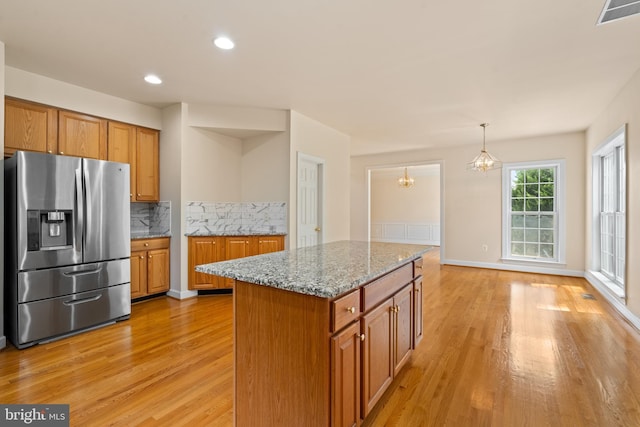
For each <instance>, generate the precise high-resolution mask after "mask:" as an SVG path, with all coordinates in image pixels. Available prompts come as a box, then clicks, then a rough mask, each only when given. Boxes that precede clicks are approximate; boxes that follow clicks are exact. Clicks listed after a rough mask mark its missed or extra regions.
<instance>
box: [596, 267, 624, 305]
mask: <svg viewBox="0 0 640 427" xmlns="http://www.w3.org/2000/svg"><path fill="white" fill-rule="evenodd" d="M590 273H591V274H592V275H593V277H595V278H596V279H597V280H598V281H599V282H600V284H601V285H602V286H604V287H606V288H607V289H608V290H609V292H611V293H612V294H613V295H615V296H616V297H618V298H620V299H621V300H624V290H623V289H622V288H621V287H620V286H619V285H618V284H617V283H615V282H614V281H613V280H611V279H609V278H608V277H607V276H605V275H604V274H602V273H600V272H599V271H593V270H592V271H590Z"/></svg>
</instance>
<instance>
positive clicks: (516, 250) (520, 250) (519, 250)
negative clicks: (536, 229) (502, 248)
mask: <svg viewBox="0 0 640 427" xmlns="http://www.w3.org/2000/svg"><path fill="white" fill-rule="evenodd" d="M511 255H516V256H523V255H524V243H512V244H511Z"/></svg>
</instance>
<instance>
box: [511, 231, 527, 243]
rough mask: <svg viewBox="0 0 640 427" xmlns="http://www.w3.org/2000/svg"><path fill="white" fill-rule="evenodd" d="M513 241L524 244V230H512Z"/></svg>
mask: <svg viewBox="0 0 640 427" xmlns="http://www.w3.org/2000/svg"><path fill="white" fill-rule="evenodd" d="M511 241H512V242H524V229H522V228H512V229H511Z"/></svg>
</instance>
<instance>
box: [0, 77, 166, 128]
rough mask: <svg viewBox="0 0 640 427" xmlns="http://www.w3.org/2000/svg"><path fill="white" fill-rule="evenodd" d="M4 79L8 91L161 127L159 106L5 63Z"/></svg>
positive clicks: (79, 110)
mask: <svg viewBox="0 0 640 427" xmlns="http://www.w3.org/2000/svg"><path fill="white" fill-rule="evenodd" d="M5 79H6V83H5V85H6V92H5V95H9V96H13V97H16V98H21V99H27V100H30V101H34V102H40V103H42V104H47V105H51V106H54V107H58V108H63V109H67V110H72V111H78V112H81V113H87V114H91V115H95V116H98V117H103V118H106V119H111V120H118V121H121V122H125V123H131V124H134V125H138V126H144V127H148V128H152V129H162V112H161V110H160V109H158V108H154V107H149V106H148V105H143V104H139V103H137V102H132V101H128V100H126V99H122V98H117V97H115V96H111V95H107V94H105V93H101V92H96V91H94V90H90V89H86V88H83V87H80V86H75V85H72V84H69V83H65V82H62V81H59V80H54V79H51V78H49V77H44V76H41V75H38V74H33V73H30V72H27V71H23V70H20V69H17V68H13V67H5Z"/></svg>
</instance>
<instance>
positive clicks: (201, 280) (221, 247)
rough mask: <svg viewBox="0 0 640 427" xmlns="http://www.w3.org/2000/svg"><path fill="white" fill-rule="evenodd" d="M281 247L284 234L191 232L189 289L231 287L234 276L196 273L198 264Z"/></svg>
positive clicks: (272, 250)
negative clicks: (201, 234)
mask: <svg viewBox="0 0 640 427" xmlns="http://www.w3.org/2000/svg"><path fill="white" fill-rule="evenodd" d="M212 242H215V243H212ZM281 250H284V236H227V237H221V236H202V237H200V236H190V237H189V254H188V258H189V289H202V290H204V289H233V283H234V279H228V278H224V277H217V276H213V275H210V274H204V273H198V272H196V271H195V268H196V266H197V265H201V264H208V263H211V262H217V261H225V260H229V259H236V258H244V257H248V256H252V255H261V254H266V253H270V252H275V251H281Z"/></svg>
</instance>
